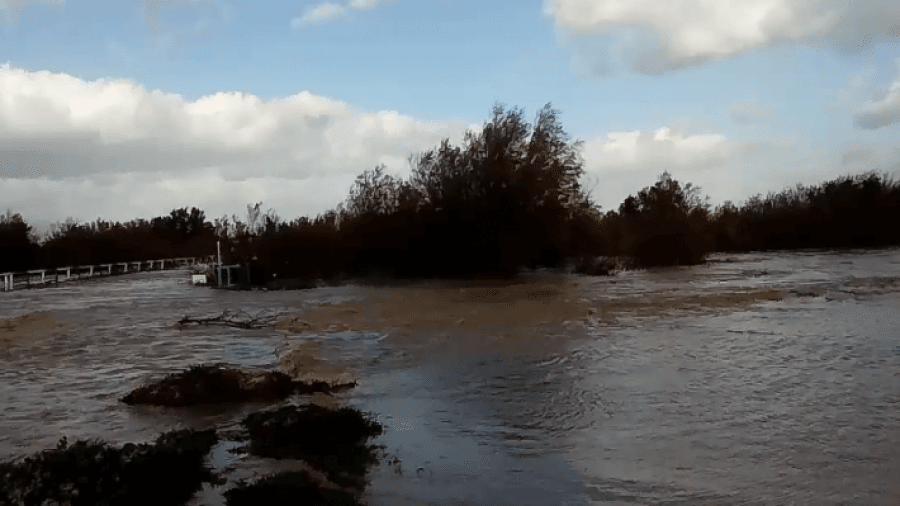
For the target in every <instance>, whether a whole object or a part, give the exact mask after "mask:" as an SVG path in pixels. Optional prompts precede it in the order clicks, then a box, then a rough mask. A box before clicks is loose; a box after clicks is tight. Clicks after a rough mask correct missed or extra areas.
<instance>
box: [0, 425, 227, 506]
mask: <svg viewBox="0 0 900 506" xmlns="http://www.w3.org/2000/svg"><path fill="white" fill-rule="evenodd" d="M217 442H218V438H217V437H216V433H215V431H214V430H207V431H192V430H179V431H173V432H169V433H166V434H163V435H161V436H159V438H157V440H156V443H155V444H152V445H150V444H139V445H135V444H131V443H129V444H126V445H124V446H123V447H122V448H115V447H111V446H108V445H106V444H104V443H101V442H98V441H94V442H90V441H78V442H76V443H74V444H72V445H68V444H67V443H66V442H65V439H63V441H61V442H60V444H59V446H58V448H56V449H53V450H44V451H43V452H41V453H39V454H37V455H35V456H33V457H28V458H26V459H25V460H24V461H23V462H21V463H2V464H0V504H16V505H43V504H71V505H72V506H80V505H85V506H94V505H98V504H106V505H110V506H113V505H122V506H126V505H135V504H140V505H144V504H146V505H158V504H184V503H186V502H187V501H189V500H190V499H191V497H192V496H193V495H194V493H195V492H196V491H198V490H200V488H201V486H202V484H203V483H204V482H209V483H216V482H217V480H216V477H215V475H214V474H213V473H212V471H211V470H210V469H208V468H207V467H205V465H204V457H205V456H206V454H207V453H209V451H210V449H212V447H213V445H215V444H216V443H217Z"/></svg>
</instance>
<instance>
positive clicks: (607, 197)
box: [583, 127, 738, 210]
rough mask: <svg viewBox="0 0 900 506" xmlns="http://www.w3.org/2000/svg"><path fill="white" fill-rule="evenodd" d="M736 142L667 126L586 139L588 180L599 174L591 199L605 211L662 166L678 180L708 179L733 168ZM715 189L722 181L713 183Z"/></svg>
mask: <svg viewBox="0 0 900 506" xmlns="http://www.w3.org/2000/svg"><path fill="white" fill-rule="evenodd" d="M737 149H738V146H735V144H734V143H732V142H730V141H729V140H728V139H726V138H725V137H724V136H723V135H720V134H694V135H685V134H683V133H681V132H678V131H676V130H673V129H671V128H668V127H666V128H660V129H658V130H656V131H655V132H642V131H638V130H635V131H631V132H610V133H608V134H606V135H605V136H599V137H595V138H593V139H590V140H587V141H585V143H584V151H583V157H584V164H585V165H584V166H585V172H586V175H587V176H588V179H597V181H598V184H597V187H596V189H595V190H594V194H593V195H594V198H595V199H596V202H597V203H598V204H600V205H601V206H602V207H603V208H604V209H606V210H614V209H618V206H619V204H620V203H621V202H622V200H624V199H625V197H627V196H628V195H630V194H634V193H636V192H637V191H639V190H640V189H641V188H644V187H646V186H650V185H652V184H653V183H654V182H655V181H656V179H657V177H658V176H659V175H660V174H662V173H663V171H669V173H671V174H672V175H673V176H674V177H675V178H676V179H678V180H679V181H682V182H693V183H695V184H701V186H703V187H704V190H705V191H710V188H709V187H708V186H710V182H712V181H715V180H716V179H718V178H720V177H721V174H723V173H727V172H728V171H729V170H730V169H731V165H732V164H731V161H732V158H733V157H734V156H735V155H736V151H737ZM711 186H712V187H713V188H712V191H713V193H716V189H721V188H719V187H720V186H721V185H718V184H712V185H711Z"/></svg>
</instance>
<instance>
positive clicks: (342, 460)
mask: <svg viewBox="0 0 900 506" xmlns="http://www.w3.org/2000/svg"><path fill="white" fill-rule="evenodd" d="M242 425H243V426H244V427H245V428H246V430H247V433H248V435H249V439H250V445H249V451H250V453H251V454H252V455H257V456H260V457H269V458H275V459H286V458H292V459H302V460H304V461H306V462H307V463H308V464H309V465H310V466H312V467H313V468H315V469H318V470H320V471H322V472H324V473H326V475H327V476H328V479H330V480H332V481H334V482H335V483H338V484H341V485H347V486H353V487H358V488H359V487H361V486H362V484H363V481H362V478H363V476H364V475H365V472H366V469H367V468H368V466H369V465H371V464H372V463H374V462H375V461H376V458H377V456H376V452H375V449H374V448H373V447H371V446H367V445H366V444H365V443H366V440H367V439H368V438H370V437H372V436H377V435H379V434H381V433H382V427H381V424H379V423H378V422H376V421H374V420H371V419H369V418H367V417H366V416H364V415H363V414H362V413H361V412H360V411H359V410H357V409H353V408H348V407H344V408H340V409H337V410H332V409H328V408H325V407H321V406H317V405H315V404H309V405H306V406H302V407H297V406H286V407H283V408H281V409H278V410H275V411H264V412H259V413H253V414H251V415H249V416H248V417H247V418H245V419H244V421H243V422H242Z"/></svg>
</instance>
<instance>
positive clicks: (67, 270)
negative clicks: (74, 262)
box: [66, 267, 72, 281]
mask: <svg viewBox="0 0 900 506" xmlns="http://www.w3.org/2000/svg"><path fill="white" fill-rule="evenodd" d="M71 277H72V268H71V267H69V268H68V269H66V281H68V280H69V278H71Z"/></svg>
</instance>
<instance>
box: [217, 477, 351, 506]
mask: <svg viewBox="0 0 900 506" xmlns="http://www.w3.org/2000/svg"><path fill="white" fill-rule="evenodd" d="M224 495H225V501H226V504H227V505H228V506H244V505H247V506H256V505H258V504H266V505H272V506H280V505H285V506H288V505H291V506H293V505H296V504H305V505H309V506H319V505H321V506H356V505H358V504H360V502H359V500H358V498H357V495H356V494H354V493H352V492H351V491H348V490H344V489H340V488H331V487H325V486H322V484H321V483H318V482H317V481H316V480H314V479H313V478H312V477H311V476H310V475H309V473H306V472H303V471H297V472H287V473H281V474H276V475H272V476H266V477H264V478H262V479H259V480H257V481H256V482H254V483H252V484H249V485H247V484H244V483H241V484H239V485H238V486H236V487H234V488H232V489H230V490H227V491H226V492H225V494H224Z"/></svg>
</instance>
